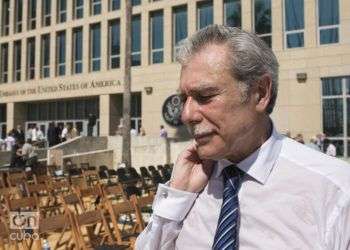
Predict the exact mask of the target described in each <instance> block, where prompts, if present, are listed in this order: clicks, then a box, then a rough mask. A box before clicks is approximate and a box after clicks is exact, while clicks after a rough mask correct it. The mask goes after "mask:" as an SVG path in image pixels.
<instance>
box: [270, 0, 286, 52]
mask: <svg viewBox="0 0 350 250" xmlns="http://www.w3.org/2000/svg"><path fill="white" fill-rule="evenodd" d="M271 5H272V6H271V8H272V10H271V15H272V24H271V25H272V49H273V51H282V50H283V47H284V46H283V14H282V13H283V4H282V0H275V1H271Z"/></svg>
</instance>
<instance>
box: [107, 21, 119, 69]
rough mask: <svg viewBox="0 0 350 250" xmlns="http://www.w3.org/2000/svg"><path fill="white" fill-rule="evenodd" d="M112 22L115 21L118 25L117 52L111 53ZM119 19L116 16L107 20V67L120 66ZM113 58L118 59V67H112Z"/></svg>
mask: <svg viewBox="0 0 350 250" xmlns="http://www.w3.org/2000/svg"><path fill="white" fill-rule="evenodd" d="M113 23H117V25H119V54H113V55H112V27H113V25H112V24H113ZM120 31H121V29H120V19H119V18H116V19H112V20H109V22H108V69H118V68H120ZM113 59H118V60H119V63H118V67H115V68H112V65H113V63H112V61H113Z"/></svg>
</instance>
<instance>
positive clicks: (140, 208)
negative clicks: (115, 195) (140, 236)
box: [130, 192, 154, 233]
mask: <svg viewBox="0 0 350 250" xmlns="http://www.w3.org/2000/svg"><path fill="white" fill-rule="evenodd" d="M130 200H131V202H132V204H133V207H134V210H135V215H136V222H137V230H136V232H138V233H141V232H142V231H143V229H145V226H146V222H145V221H144V219H143V216H142V212H147V213H149V214H151V213H152V204H153V200H154V193H153V192H151V193H150V194H149V195H147V196H142V197H137V196H136V195H132V196H131V197H130Z"/></svg>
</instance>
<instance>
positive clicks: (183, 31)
mask: <svg viewBox="0 0 350 250" xmlns="http://www.w3.org/2000/svg"><path fill="white" fill-rule="evenodd" d="M186 37H187V6H179V7H174V8H173V47H174V48H173V60H174V59H175V54H176V50H177V46H178V43H179V42H180V41H181V40H183V39H185V38H186Z"/></svg>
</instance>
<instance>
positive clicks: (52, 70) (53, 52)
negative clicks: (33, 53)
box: [50, 31, 56, 77]
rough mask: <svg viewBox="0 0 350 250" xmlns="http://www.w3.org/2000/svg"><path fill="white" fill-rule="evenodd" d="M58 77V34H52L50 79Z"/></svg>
mask: <svg viewBox="0 0 350 250" xmlns="http://www.w3.org/2000/svg"><path fill="white" fill-rule="evenodd" d="M55 75H56V32H55V31H52V32H50V77H54V76H55Z"/></svg>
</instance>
